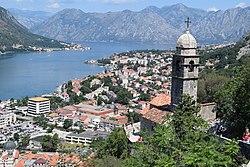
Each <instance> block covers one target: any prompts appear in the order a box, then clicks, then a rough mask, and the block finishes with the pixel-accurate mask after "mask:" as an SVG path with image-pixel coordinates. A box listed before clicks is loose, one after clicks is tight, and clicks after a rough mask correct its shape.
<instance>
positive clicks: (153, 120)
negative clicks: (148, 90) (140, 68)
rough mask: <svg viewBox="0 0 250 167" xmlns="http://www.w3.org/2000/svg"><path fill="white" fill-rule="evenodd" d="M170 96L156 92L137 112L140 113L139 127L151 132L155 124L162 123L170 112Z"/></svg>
mask: <svg viewBox="0 0 250 167" xmlns="http://www.w3.org/2000/svg"><path fill="white" fill-rule="evenodd" d="M170 104H171V97H170V96H169V95H166V94H158V95H157V96H156V97H155V98H153V99H152V100H151V101H150V103H149V105H147V106H146V107H145V108H144V109H143V110H141V111H140V112H139V113H140V114H141V129H142V130H145V129H146V131H147V133H148V134H151V133H152V132H153V130H154V127H155V126H156V125H157V124H163V123H164V121H165V119H166V118H167V116H169V115H172V112H170Z"/></svg>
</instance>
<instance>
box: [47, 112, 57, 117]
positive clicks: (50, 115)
mask: <svg viewBox="0 0 250 167" xmlns="http://www.w3.org/2000/svg"><path fill="white" fill-rule="evenodd" d="M49 117H51V118H55V117H58V114H57V113H52V114H49Z"/></svg>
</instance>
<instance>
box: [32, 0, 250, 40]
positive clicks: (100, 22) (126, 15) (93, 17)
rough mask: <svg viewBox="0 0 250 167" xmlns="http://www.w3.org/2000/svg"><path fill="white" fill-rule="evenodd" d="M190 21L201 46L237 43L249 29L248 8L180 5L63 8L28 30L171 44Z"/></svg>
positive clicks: (69, 36) (75, 37)
mask: <svg viewBox="0 0 250 167" xmlns="http://www.w3.org/2000/svg"><path fill="white" fill-rule="evenodd" d="M187 17H189V18H190V19H191V21H192V25H191V32H192V33H193V35H194V36H195V37H196V38H197V41H198V42H199V43H202V44H212V43H223V42H232V41H237V40H238V39H239V38H240V37H241V36H242V35H243V34H245V33H247V32H248V31H249V30H250V23H248V22H247V21H246V20H250V7H247V8H231V9H227V10H225V11H222V10H220V11H216V12H208V11H205V10H202V9H196V8H190V7H187V6H185V5H183V4H175V5H172V6H163V7H161V8H158V7H156V6H149V7H147V8H145V9H143V10H140V11H136V12H135V11H130V10H123V11H118V12H107V13H96V12H92V13H86V12H83V11H82V10H80V9H64V10H62V11H59V12H58V13H56V14H55V15H53V16H51V17H50V18H49V19H47V20H45V21H43V22H42V23H40V24H39V25H36V26H34V27H33V28H31V29H30V30H31V31H32V32H34V33H36V34H39V35H43V36H46V37H50V38H55V39H58V40H68V41H137V42H152V43H166V44H169V43H174V42H176V40H177V38H178V36H179V35H181V34H182V32H183V31H184V30H185V23H184V21H185V19H186V18H187Z"/></svg>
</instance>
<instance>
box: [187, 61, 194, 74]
mask: <svg viewBox="0 0 250 167" xmlns="http://www.w3.org/2000/svg"><path fill="white" fill-rule="evenodd" d="M188 71H189V72H193V71H194V61H193V60H191V61H190V62H189V70H188Z"/></svg>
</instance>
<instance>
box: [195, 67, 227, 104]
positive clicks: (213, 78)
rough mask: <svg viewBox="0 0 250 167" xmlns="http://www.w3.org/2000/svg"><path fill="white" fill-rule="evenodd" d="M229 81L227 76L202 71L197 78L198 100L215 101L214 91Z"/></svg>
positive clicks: (203, 101)
mask: <svg viewBox="0 0 250 167" xmlns="http://www.w3.org/2000/svg"><path fill="white" fill-rule="evenodd" d="M228 81H229V78H227V77H225V76H221V75H218V74H216V73H215V72H213V73H205V72H204V73H202V74H201V75H200V77H199V80H198V102H200V103H209V102H214V101H215V94H216V92H217V91H218V90H219V89H220V88H221V87H222V86H224V85H225V84H226V83H227V82H228Z"/></svg>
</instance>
